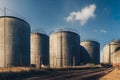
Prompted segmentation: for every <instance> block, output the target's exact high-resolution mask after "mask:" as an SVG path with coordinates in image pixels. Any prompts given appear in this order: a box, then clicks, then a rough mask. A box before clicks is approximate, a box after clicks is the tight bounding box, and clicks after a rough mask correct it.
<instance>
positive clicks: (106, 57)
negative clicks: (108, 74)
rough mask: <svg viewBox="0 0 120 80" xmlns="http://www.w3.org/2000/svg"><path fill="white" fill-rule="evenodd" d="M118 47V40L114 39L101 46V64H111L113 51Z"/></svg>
mask: <svg viewBox="0 0 120 80" xmlns="http://www.w3.org/2000/svg"><path fill="white" fill-rule="evenodd" d="M119 49H120V40H114V41H111V42H110V43H108V44H106V45H105V46H104V48H103V59H102V63H103V64H112V56H111V55H112V54H113V52H115V51H117V50H119Z"/></svg>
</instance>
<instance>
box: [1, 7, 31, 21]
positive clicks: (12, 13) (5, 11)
mask: <svg viewBox="0 0 120 80" xmlns="http://www.w3.org/2000/svg"><path fill="white" fill-rule="evenodd" d="M0 16H15V17H18V18H20V19H23V20H25V21H27V22H28V23H32V22H31V21H30V20H28V19H27V18H25V17H23V16H22V15H21V14H19V13H18V12H16V11H14V10H11V9H9V8H0Z"/></svg>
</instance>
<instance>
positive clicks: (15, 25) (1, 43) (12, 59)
mask: <svg viewBox="0 0 120 80" xmlns="http://www.w3.org/2000/svg"><path fill="white" fill-rule="evenodd" d="M0 38H1V39H0V67H9V66H20V65H23V66H28V65H29V64H30V25H29V24H28V23H27V22H26V21H24V20H22V19H20V18H17V17H12V16H0Z"/></svg>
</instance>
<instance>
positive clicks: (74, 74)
mask: <svg viewBox="0 0 120 80" xmlns="http://www.w3.org/2000/svg"><path fill="white" fill-rule="evenodd" d="M110 71H112V69H111V68H100V69H88V70H77V71H60V72H59V71H58V72H53V73H51V74H50V75H46V76H38V77H31V78H28V79H26V80H83V79H88V78H90V77H93V76H97V75H101V74H103V73H104V74H105V73H108V72H110Z"/></svg>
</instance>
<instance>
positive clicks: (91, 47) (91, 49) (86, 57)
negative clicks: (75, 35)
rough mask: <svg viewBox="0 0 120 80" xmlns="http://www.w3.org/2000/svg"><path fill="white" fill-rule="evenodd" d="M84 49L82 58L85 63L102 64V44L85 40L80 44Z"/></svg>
mask: <svg viewBox="0 0 120 80" xmlns="http://www.w3.org/2000/svg"><path fill="white" fill-rule="evenodd" d="M80 45H81V47H82V48H81V49H82V55H81V58H82V59H83V60H81V61H84V62H85V63H94V64H99V63H100V44H99V42H96V41H92V40H85V41H82V42H81V43H80Z"/></svg>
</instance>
